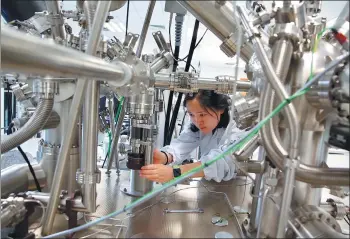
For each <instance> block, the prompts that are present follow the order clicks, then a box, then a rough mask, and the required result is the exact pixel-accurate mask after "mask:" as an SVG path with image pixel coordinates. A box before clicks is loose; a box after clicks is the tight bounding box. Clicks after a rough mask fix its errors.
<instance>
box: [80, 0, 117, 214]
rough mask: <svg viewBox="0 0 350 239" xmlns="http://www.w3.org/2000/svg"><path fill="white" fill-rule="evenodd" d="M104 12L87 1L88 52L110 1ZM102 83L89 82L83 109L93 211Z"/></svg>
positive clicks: (87, 199) (87, 197) (87, 189)
mask: <svg viewBox="0 0 350 239" xmlns="http://www.w3.org/2000/svg"><path fill="white" fill-rule="evenodd" d="M104 7H105V8H104V9H103V12H99V13H100V14H103V16H105V18H104V19H103V18H99V17H98V16H96V11H97V1H85V2H84V13H85V15H86V18H87V22H88V24H87V25H88V34H89V35H90V36H91V37H89V39H94V41H92V42H91V44H92V47H91V48H90V49H94V51H90V52H88V54H91V55H95V54H96V50H97V48H98V45H99V43H100V38H101V37H100V35H101V31H96V30H94V29H93V27H96V25H97V26H103V24H104V22H105V20H106V18H107V15H108V12H109V7H110V3H109V4H108V6H107V5H105V6H104ZM99 92H100V85H99V82H97V81H93V82H88V84H87V87H86V93H85V102H84V111H83V145H82V147H83V150H82V155H81V159H82V161H81V162H82V170H81V171H82V172H83V174H84V183H83V195H84V198H83V203H84V205H85V207H86V208H87V210H88V211H89V212H91V213H93V212H95V211H96V183H98V180H97V178H98V177H97V174H98V169H97V132H98V131H97V125H98V102H99V99H100V98H99Z"/></svg>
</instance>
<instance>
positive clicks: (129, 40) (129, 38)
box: [123, 32, 140, 50]
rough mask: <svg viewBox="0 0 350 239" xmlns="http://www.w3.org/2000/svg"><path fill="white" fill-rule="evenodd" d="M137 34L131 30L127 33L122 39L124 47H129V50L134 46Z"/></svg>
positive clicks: (137, 37)
mask: <svg viewBox="0 0 350 239" xmlns="http://www.w3.org/2000/svg"><path fill="white" fill-rule="evenodd" d="M139 36H140V35H139V34H133V33H131V32H129V33H128V35H126V37H125V40H124V43H123V45H124V47H127V48H129V50H133V49H134V47H135V44H136V42H137V40H138V39H139Z"/></svg>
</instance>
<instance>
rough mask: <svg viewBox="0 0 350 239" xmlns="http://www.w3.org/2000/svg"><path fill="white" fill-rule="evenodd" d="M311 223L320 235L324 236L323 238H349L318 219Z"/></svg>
mask: <svg viewBox="0 0 350 239" xmlns="http://www.w3.org/2000/svg"><path fill="white" fill-rule="evenodd" d="M311 223H312V225H313V226H314V227H315V228H316V229H317V230H318V231H319V232H321V234H323V235H325V238H349V235H346V234H343V233H340V232H337V231H336V230H334V229H333V228H332V227H330V225H328V224H327V223H325V222H324V221H321V220H319V219H318V220H317V219H315V220H313V221H312V222H311Z"/></svg>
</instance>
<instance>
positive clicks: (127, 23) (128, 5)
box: [125, 0, 130, 38]
mask: <svg viewBox="0 0 350 239" xmlns="http://www.w3.org/2000/svg"><path fill="white" fill-rule="evenodd" d="M129 7H130V0H128V3H127V5H126V24H125V25H126V26H125V29H126V30H125V38H126V36H127V35H128V27H129V9H130V8H129Z"/></svg>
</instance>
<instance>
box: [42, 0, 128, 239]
mask: <svg viewBox="0 0 350 239" xmlns="http://www.w3.org/2000/svg"><path fill="white" fill-rule="evenodd" d="M110 4H111V1H110V0H109V1H100V2H99V3H98V5H97V10H96V15H95V20H94V23H93V28H92V32H91V34H90V36H89V40H88V47H87V54H90V55H92V54H94V53H95V52H96V50H97V43H96V42H98V39H99V37H100V34H101V32H102V26H103V22H104V21H105V20H106V18H107V14H108V9H109V6H110ZM98 33H99V34H98ZM83 55H84V54H83ZM84 56H85V55H84ZM119 73H121V74H120V75H121V76H124V73H122V72H121V71H120V72H119ZM85 87H86V81H84V80H81V79H79V80H78V83H77V87H76V89H77V90H76V91H75V94H74V96H73V101H72V105H71V108H70V115H71V117H72V120H71V121H69V124H68V125H67V133H66V134H65V136H64V140H63V141H62V147H61V150H60V155H59V158H58V162H57V166H56V170H55V175H54V178H53V181H54V182H55V183H56V185H55V186H53V187H52V189H51V191H50V196H51V197H50V201H49V203H48V205H47V211H46V215H45V220H44V224H43V227H42V234H43V235H48V234H50V233H51V230H52V226H53V223H54V220H55V214H56V210H57V206H58V203H59V195H60V193H61V187H62V182H63V174H64V169H65V165H66V162H67V160H68V159H69V152H70V148H71V146H72V142H73V133H74V129H75V127H76V123H77V119H78V114H79V112H80V108H81V105H82V100H83V95H84V91H85ZM96 117H97V116H96Z"/></svg>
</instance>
